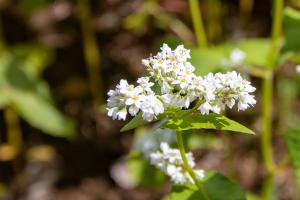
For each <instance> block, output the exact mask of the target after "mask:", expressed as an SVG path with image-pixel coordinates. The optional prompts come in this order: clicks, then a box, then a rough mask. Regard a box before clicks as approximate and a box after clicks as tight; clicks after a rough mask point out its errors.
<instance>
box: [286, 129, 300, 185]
mask: <svg viewBox="0 0 300 200" xmlns="http://www.w3.org/2000/svg"><path fill="white" fill-rule="evenodd" d="M284 140H285V143H286V145H287V148H288V153H289V155H290V158H291V160H292V163H293V165H294V167H295V173H296V178H297V181H296V182H297V186H298V187H299V188H300V156H299V155H300V127H299V126H298V127H294V128H291V129H289V130H288V131H287V132H286V133H285V134H284Z"/></svg>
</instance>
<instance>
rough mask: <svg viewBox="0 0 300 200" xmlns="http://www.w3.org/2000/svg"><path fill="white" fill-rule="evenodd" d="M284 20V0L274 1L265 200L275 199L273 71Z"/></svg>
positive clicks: (266, 96)
mask: <svg viewBox="0 0 300 200" xmlns="http://www.w3.org/2000/svg"><path fill="white" fill-rule="evenodd" d="M282 21H283V0H274V1H273V22H272V33H271V49H270V54H269V62H268V64H267V66H266V67H267V70H266V75H265V77H264V79H263V85H262V93H263V94H262V97H263V99H262V101H263V102H262V106H263V113H262V117H263V127H262V135H261V149H262V155H263V161H264V165H265V167H266V170H267V173H268V175H267V178H266V180H265V183H264V184H263V185H264V186H263V197H262V199H263V200H270V199H273V191H274V174H275V170H276V164H275V161H274V158H273V150H272V105H273V101H272V99H273V76H274V74H273V71H274V68H275V65H276V60H277V57H278V54H279V51H280V45H281V38H280V36H281V30H282Z"/></svg>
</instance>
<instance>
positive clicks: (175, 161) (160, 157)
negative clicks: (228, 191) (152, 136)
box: [150, 142, 204, 184]
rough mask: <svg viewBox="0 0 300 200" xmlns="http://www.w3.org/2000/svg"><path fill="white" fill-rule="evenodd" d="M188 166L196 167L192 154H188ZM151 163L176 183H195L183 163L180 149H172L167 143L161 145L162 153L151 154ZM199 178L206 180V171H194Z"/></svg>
mask: <svg viewBox="0 0 300 200" xmlns="http://www.w3.org/2000/svg"><path fill="white" fill-rule="evenodd" d="M186 157H187V160H188V164H189V166H190V167H191V168H194V167H195V161H194V157H193V154H192V153H191V152H189V153H187V154H186ZM150 162H151V164H152V165H154V166H155V167H157V168H158V169H160V170H162V171H163V172H165V173H166V174H167V175H168V176H169V177H170V178H171V180H172V181H173V182H174V183H177V184H186V183H192V184H194V181H193V179H192V177H191V176H190V175H189V174H188V173H187V171H186V170H185V169H184V166H183V161H182V158H181V156H180V152H179V150H178V149H172V148H170V147H169V145H168V144H167V143H165V142H162V143H161V144H160V151H157V152H154V153H151V154H150ZM193 171H194V173H195V174H196V176H197V178H199V179H203V178H204V170H193Z"/></svg>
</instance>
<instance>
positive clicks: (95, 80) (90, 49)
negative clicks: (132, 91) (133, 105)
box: [79, 0, 104, 105]
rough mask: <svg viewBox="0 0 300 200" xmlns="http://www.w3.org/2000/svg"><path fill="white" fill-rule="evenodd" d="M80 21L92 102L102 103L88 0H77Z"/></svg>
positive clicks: (97, 53)
mask: <svg viewBox="0 0 300 200" xmlns="http://www.w3.org/2000/svg"><path fill="white" fill-rule="evenodd" d="M79 8H80V23H81V29H82V35H83V46H84V56H85V60H86V65H87V70H88V74H89V85H90V90H91V94H92V96H93V98H94V101H95V102H94V103H96V105H97V104H102V103H104V96H103V86H102V79H101V69H100V62H101V60H100V50H99V48H98V46H97V40H96V37H95V34H94V31H93V28H92V24H91V13H90V5H89V1H88V0H79Z"/></svg>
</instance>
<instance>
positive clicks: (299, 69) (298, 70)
mask: <svg viewBox="0 0 300 200" xmlns="http://www.w3.org/2000/svg"><path fill="white" fill-rule="evenodd" d="M296 72H297V73H298V74H300V65H297V66H296Z"/></svg>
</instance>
